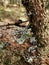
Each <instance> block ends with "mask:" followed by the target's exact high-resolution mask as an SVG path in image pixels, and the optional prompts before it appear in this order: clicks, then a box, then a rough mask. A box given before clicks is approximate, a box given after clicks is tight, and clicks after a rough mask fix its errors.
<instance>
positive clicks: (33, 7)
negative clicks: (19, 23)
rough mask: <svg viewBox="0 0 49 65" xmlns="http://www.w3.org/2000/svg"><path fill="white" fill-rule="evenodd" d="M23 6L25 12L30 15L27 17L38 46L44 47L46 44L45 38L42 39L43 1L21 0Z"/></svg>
mask: <svg viewBox="0 0 49 65" xmlns="http://www.w3.org/2000/svg"><path fill="white" fill-rule="evenodd" d="M23 4H24V6H25V7H26V9H27V12H28V13H30V12H31V13H32V14H31V15H29V16H30V23H31V28H32V31H33V32H34V35H35V36H36V39H37V43H38V45H39V46H40V45H42V46H44V45H45V44H46V37H44V32H45V30H44V13H45V0H23Z"/></svg>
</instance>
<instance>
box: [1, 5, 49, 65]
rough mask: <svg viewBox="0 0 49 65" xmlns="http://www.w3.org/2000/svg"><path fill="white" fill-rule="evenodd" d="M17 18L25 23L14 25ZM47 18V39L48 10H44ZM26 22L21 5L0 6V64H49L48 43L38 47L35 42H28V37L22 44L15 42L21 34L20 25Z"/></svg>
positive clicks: (47, 31) (48, 28) (26, 18)
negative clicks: (43, 46)
mask: <svg viewBox="0 0 49 65" xmlns="http://www.w3.org/2000/svg"><path fill="white" fill-rule="evenodd" d="M18 20H22V21H23V22H24V21H25V23H23V24H21V27H19V26H16V25H15V23H16V22H18ZM47 20H48V23H47V25H48V27H47V29H46V33H47V40H49V11H48V10H46V18H45V21H47ZM26 22H28V17H27V15H26V9H25V8H24V7H23V5H21V8H20V7H19V6H17V5H16V6H10V7H7V8H5V9H4V7H0V65H49V44H48V45H47V46H46V47H45V48H38V47H37V44H36V42H33V43H30V40H29V39H27V40H25V41H24V43H23V44H19V43H18V42H17V38H19V37H20V36H21V35H22V30H23V29H24V27H22V25H23V26H25V24H26ZM47 25H46V26H47ZM19 31H20V32H19ZM17 32H18V34H17ZM30 33H31V32H30ZM46 33H45V34H46ZM28 35H29V34H28ZM48 43H49V41H48ZM37 49H38V50H37ZM39 52H40V53H39ZM22 61H23V62H22Z"/></svg>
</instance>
